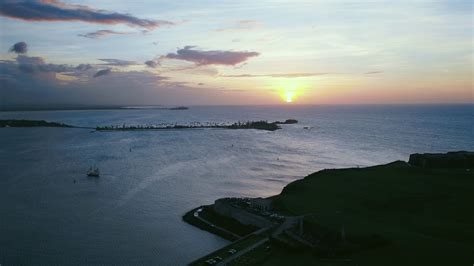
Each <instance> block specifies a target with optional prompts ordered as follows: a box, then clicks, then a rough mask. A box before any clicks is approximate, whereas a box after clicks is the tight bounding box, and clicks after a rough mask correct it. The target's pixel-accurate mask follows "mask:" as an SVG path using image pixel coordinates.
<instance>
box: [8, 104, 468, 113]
mask: <svg viewBox="0 0 474 266" xmlns="http://www.w3.org/2000/svg"><path fill="white" fill-rule="evenodd" d="M404 106H408V107H433V106H439V107H450V106H451V107H453V106H474V103H468V102H466V103H393V104H376V103H368V104H292V105H281V104H280V105H279V104H262V105H218V104H217V105H192V106H191V107H282V108H295V107H404ZM176 107H180V106H162V105H156V106H148V105H137V106H134V105H90V106H87V105H86V106H84V105H70V106H69V105H68V106H62V105H60V106H22V105H18V106H9V107H0V113H1V112H36V111H87V110H172V109H173V108H176ZM191 107H187V108H189V109H190V108H191Z"/></svg>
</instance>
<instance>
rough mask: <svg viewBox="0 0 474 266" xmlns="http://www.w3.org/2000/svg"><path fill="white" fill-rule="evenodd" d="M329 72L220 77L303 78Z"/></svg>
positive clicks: (227, 76)
mask: <svg viewBox="0 0 474 266" xmlns="http://www.w3.org/2000/svg"><path fill="white" fill-rule="evenodd" d="M327 74H329V73H274V74H257V75H255V74H239V75H220V77H226V78H260V77H271V78H304V77H314V76H323V75H327Z"/></svg>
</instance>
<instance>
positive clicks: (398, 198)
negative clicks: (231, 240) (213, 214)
mask: <svg viewBox="0 0 474 266" xmlns="http://www.w3.org/2000/svg"><path fill="white" fill-rule="evenodd" d="M443 162H444V163H443ZM473 167H474V154H473V153H450V154H448V155H446V154H444V155H440V154H438V155H422V156H421V157H420V156H419V155H417V156H411V158H410V162H409V163H407V162H403V161H397V162H393V163H389V164H386V165H379V166H373V167H367V168H349V169H330V170H329V169H328V170H322V171H319V172H316V173H313V174H311V175H309V176H307V177H305V178H304V179H301V180H298V181H295V182H292V183H290V184H288V185H287V186H286V187H285V188H284V189H283V191H282V192H281V194H279V195H277V196H275V197H272V208H273V210H272V211H271V212H273V213H279V214H283V215H284V216H285V217H300V219H301V222H300V223H299V226H298V225H297V226H296V227H295V228H293V229H291V228H289V229H285V231H282V230H280V231H281V232H279V236H277V234H276V231H278V230H279V229H278V228H279V227H281V224H282V223H281V222H280V225H279V224H278V222H274V223H273V226H272V227H270V229H269V230H273V232H274V233H272V234H271V236H270V237H268V241H267V242H265V243H263V244H262V245H259V246H255V248H254V249H252V250H251V251H249V252H245V253H243V254H242V255H241V256H237V257H236V258H231V259H232V260H230V259H228V258H229V256H230V255H228V253H229V250H230V249H232V247H233V244H231V245H229V246H228V247H225V248H223V249H222V250H223V251H222V252H220V253H219V252H217V253H213V254H211V256H206V257H204V258H203V259H201V260H197V261H195V262H194V264H196V265H208V264H219V263H220V262H219V261H216V262H215V263H214V262H213V261H212V260H211V261H209V259H212V258H215V257H216V256H218V257H223V256H224V257H223V259H224V261H226V260H227V261H226V263H227V264H228V265H472V263H474V255H473V254H474V211H473V202H474V173H473V170H471V169H472V168H473ZM250 211H252V210H250ZM265 215H268V214H266V213H262V216H265ZM301 217H302V218H301ZM287 219H288V218H287ZM217 225H219V224H217ZM301 225H302V226H303V227H301ZM285 232H287V233H285ZM290 235H297V237H296V238H291V237H290ZM261 237H263V236H261ZM285 238H286V239H287V241H285ZM295 239H296V240H298V239H303V240H302V242H301V243H307V244H308V245H306V246H305V245H300V243H297V242H298V241H295ZM282 240H283V242H282ZM241 242H242V241H241ZM285 242H286V243H285ZM239 249H240V250H244V249H245V248H244V247H242V244H240V246H239ZM234 257H235V256H234ZM229 260H230V261H229Z"/></svg>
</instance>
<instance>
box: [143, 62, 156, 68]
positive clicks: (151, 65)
mask: <svg viewBox="0 0 474 266" xmlns="http://www.w3.org/2000/svg"><path fill="white" fill-rule="evenodd" d="M145 65H147V66H149V67H151V68H155V67H157V66H158V65H159V63H158V62H156V61H155V60H148V61H146V62H145Z"/></svg>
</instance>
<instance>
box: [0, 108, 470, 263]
mask: <svg viewBox="0 0 474 266" xmlns="http://www.w3.org/2000/svg"><path fill="white" fill-rule="evenodd" d="M7 118H10V119H21V118H23V119H44V120H48V121H57V122H64V123H69V124H73V125H78V126H97V125H112V124H114V125H116V124H122V123H127V124H149V123H151V124H157V123H162V122H169V123H174V122H178V123H189V122H193V121H199V122H207V121H212V122H235V121H238V120H259V119H263V120H269V121H274V120H284V119H287V118H296V119H298V120H299V121H300V123H298V124H295V125H283V129H281V130H278V131H275V132H265V131H256V130H211V129H206V130H181V131H178V130H175V131H143V132H95V133H92V132H90V130H87V129H66V128H0V169H1V170H0V264H2V265H10V264H149V265H182V264H186V263H188V262H190V261H192V260H193V259H196V258H198V257H200V256H202V255H204V254H206V253H208V252H210V251H212V250H214V249H217V248H219V247H222V246H224V245H226V244H227V241H225V240H222V239H220V238H219V237H216V236H214V235H212V234H209V233H207V232H204V231H201V230H199V229H196V228H194V227H192V226H190V225H188V224H185V223H184V222H182V220H181V216H182V215H183V214H184V213H185V212H186V211H188V210H189V209H191V208H193V207H196V206H199V205H203V204H210V203H212V202H213V201H214V200H215V199H217V198H219V197H225V196H250V197H257V196H270V195H273V194H277V193H279V192H280V191H281V189H282V188H283V187H284V186H285V185H286V184H287V183H289V182H291V181H293V180H295V179H298V178H301V177H303V176H305V175H307V174H309V173H312V172H314V171H317V170H320V169H323V168H339V167H352V166H368V165H374V164H380V163H387V162H390V161H394V160H407V159H408V155H409V154H410V153H415V152H446V151H451V150H474V128H473V121H474V106H473V105H463V106H319V107H314V106H313V107H309V106H306V107H294V106H293V107H192V108H190V109H189V110H186V111H169V110H100V111H98V110H91V111H41V112H2V113H0V119H7ZM304 127H310V129H304ZM130 149H132V151H131V152H130ZM92 165H97V166H98V167H100V169H101V172H102V176H101V177H100V178H99V179H93V178H87V177H86V171H87V169H88V168H89V167H90V166H92ZM74 180H75V181H76V182H75V183H74Z"/></svg>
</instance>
